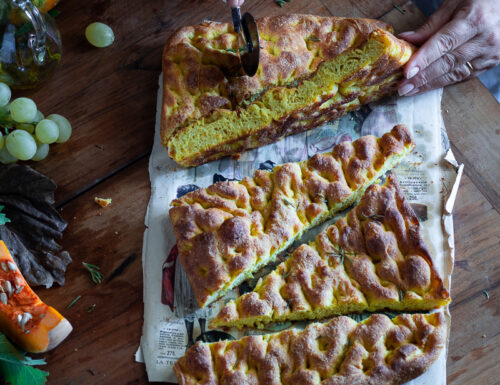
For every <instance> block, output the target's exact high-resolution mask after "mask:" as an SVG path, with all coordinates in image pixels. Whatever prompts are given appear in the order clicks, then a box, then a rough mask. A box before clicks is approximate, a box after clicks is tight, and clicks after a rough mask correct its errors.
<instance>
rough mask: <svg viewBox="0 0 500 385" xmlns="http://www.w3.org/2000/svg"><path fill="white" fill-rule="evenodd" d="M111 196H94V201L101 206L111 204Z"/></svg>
mask: <svg viewBox="0 0 500 385" xmlns="http://www.w3.org/2000/svg"><path fill="white" fill-rule="evenodd" d="M111 200H112V199H111V198H99V197H95V198H94V202H95V203H97V204H98V205H99V206H101V207H108V206H109V205H110V204H111Z"/></svg>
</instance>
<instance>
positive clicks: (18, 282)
mask: <svg viewBox="0 0 500 385" xmlns="http://www.w3.org/2000/svg"><path fill="white" fill-rule="evenodd" d="M72 329H73V328H72V326H71V324H70V323H69V322H68V320H67V319H66V318H64V317H63V316H62V315H61V314H59V312H58V311H57V310H56V309H54V308H53V307H51V306H47V305H46V304H45V303H43V301H42V300H41V299H40V298H39V297H38V296H37V295H36V293H35V292H34V291H33V290H31V288H30V287H29V285H28V283H27V282H26V281H25V279H24V277H23V275H22V274H21V272H20V271H19V268H18V267H17V265H16V263H15V262H14V259H13V258H12V256H11V255H10V253H9V250H8V249H7V247H6V246H5V243H4V242H3V241H0V331H1V332H2V333H5V334H6V335H7V337H9V338H10V339H11V340H12V341H13V342H15V343H16V344H17V345H18V346H19V347H21V348H22V349H23V350H25V351H27V352H30V353H43V352H46V351H49V350H51V349H53V348H55V347H56V346H57V345H59V344H60V343H61V342H62V341H63V340H64V339H65V338H66V337H67V336H68V335H69V333H71V330H72Z"/></svg>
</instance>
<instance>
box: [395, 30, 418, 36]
mask: <svg viewBox="0 0 500 385" xmlns="http://www.w3.org/2000/svg"><path fill="white" fill-rule="evenodd" d="M414 33H415V31H406V32H401V33H400V34H399V35H398V36H402V37H405V36H408V35H412V34H414Z"/></svg>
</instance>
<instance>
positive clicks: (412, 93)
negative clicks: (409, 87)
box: [405, 88, 420, 96]
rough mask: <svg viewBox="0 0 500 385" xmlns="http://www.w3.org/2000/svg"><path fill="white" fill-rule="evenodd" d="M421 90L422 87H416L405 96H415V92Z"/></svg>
mask: <svg viewBox="0 0 500 385" xmlns="http://www.w3.org/2000/svg"><path fill="white" fill-rule="evenodd" d="M419 92H420V89H418V88H415V89H414V90H413V91H411V92H408V93H407V94H406V95H405V96H413V95H415V94H418V93H419Z"/></svg>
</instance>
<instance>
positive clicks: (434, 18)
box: [398, 0, 500, 96]
mask: <svg viewBox="0 0 500 385" xmlns="http://www.w3.org/2000/svg"><path fill="white" fill-rule="evenodd" d="M399 37H400V38H402V39H404V40H407V41H409V42H410V43H413V44H416V45H422V46H421V47H420V48H419V49H418V51H417V52H416V53H415V54H414V55H413V56H412V57H411V59H410V61H409V62H408V63H407V64H406V66H405V69H404V75H405V77H406V79H405V80H403V81H402V82H401V83H400V84H399V87H398V92H399V94H400V95H407V96H410V95H415V94H418V93H421V92H424V91H428V90H431V89H434V88H439V87H444V86H446V85H449V84H453V83H457V82H461V81H463V80H466V79H468V78H470V77H473V76H477V75H478V74H480V73H482V72H484V71H486V70H488V69H490V68H492V67H494V66H496V65H497V64H498V63H500V1H498V0H444V1H443V3H442V4H441V6H440V7H439V9H438V10H437V11H436V12H435V13H434V14H432V15H431V17H430V18H429V20H428V21H427V23H425V24H424V25H423V26H422V27H420V28H419V29H418V30H417V31H411V32H404V33H402V34H400V35H399Z"/></svg>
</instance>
